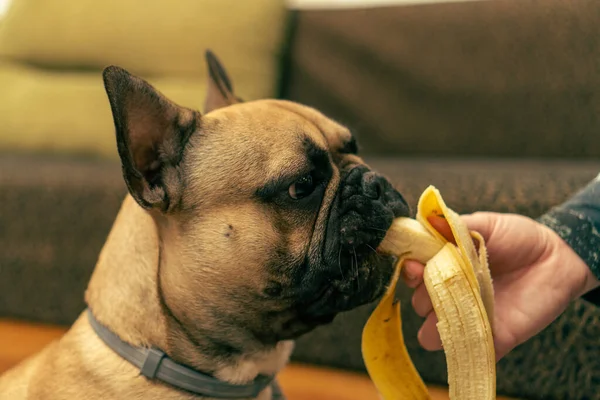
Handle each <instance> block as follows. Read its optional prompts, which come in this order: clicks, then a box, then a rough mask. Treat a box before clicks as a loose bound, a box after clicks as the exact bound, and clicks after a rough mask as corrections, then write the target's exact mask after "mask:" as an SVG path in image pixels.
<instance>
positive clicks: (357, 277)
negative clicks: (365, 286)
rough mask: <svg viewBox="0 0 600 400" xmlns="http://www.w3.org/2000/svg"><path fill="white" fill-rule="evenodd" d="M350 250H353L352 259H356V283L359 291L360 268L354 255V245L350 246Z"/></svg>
mask: <svg viewBox="0 0 600 400" xmlns="http://www.w3.org/2000/svg"><path fill="white" fill-rule="evenodd" d="M352 251H353V252H354V260H355V261H356V285H357V287H358V290H359V291H360V276H359V273H360V269H359V267H358V257H357V256H356V247H354V246H352Z"/></svg>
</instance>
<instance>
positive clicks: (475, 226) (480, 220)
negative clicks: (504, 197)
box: [461, 211, 499, 240]
mask: <svg viewBox="0 0 600 400" xmlns="http://www.w3.org/2000/svg"><path fill="white" fill-rule="evenodd" d="M498 218H499V214H498V213H494V212H485V211H480V212H476V213H473V214H465V215H461V219H462V220H463V221H464V222H465V224H466V225H467V227H468V228H469V230H471V231H476V232H479V233H480V234H481V236H483V238H484V239H485V240H487V239H489V237H490V236H491V235H492V232H493V231H494V229H495V226H496V223H497V221H498Z"/></svg>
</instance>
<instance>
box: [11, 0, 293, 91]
mask: <svg viewBox="0 0 600 400" xmlns="http://www.w3.org/2000/svg"><path fill="white" fill-rule="evenodd" d="M285 13H286V8H285V4H284V2H283V0H171V1H166V0H163V1H159V0H13V4H12V5H11V7H10V8H9V9H8V12H7V13H6V15H5V17H4V18H3V21H2V24H0V57H6V58H9V59H13V60H20V61H26V62H29V63H34V64H36V65H41V66H48V67H53V68H73V67H84V68H96V69H101V68H103V67H105V66H106V65H108V64H117V65H121V66H124V67H127V68H128V69H130V71H131V72H133V73H136V74H141V75H142V74H143V75H146V76H149V75H179V76H185V75H195V76H198V75H203V74H205V71H206V66H205V63H204V50H205V49H206V48H211V49H213V50H214V51H215V53H216V54H217V55H219V56H220V57H222V58H223V59H227V60H228V65H227V67H228V69H229V71H230V72H231V74H232V75H233V76H235V77H237V78H238V79H240V77H245V76H249V75H251V74H255V73H262V74H264V75H263V76H272V75H273V71H274V66H275V64H274V60H275V59H274V57H275V56H277V55H278V53H279V50H280V47H281V44H282V40H283V33H284V25H285Z"/></svg>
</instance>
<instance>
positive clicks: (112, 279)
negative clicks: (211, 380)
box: [85, 196, 293, 383]
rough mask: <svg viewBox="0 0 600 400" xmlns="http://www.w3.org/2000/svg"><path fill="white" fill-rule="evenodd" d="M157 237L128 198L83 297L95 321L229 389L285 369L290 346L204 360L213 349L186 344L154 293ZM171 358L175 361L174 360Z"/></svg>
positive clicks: (147, 218)
mask: <svg viewBox="0 0 600 400" xmlns="http://www.w3.org/2000/svg"><path fill="white" fill-rule="evenodd" d="M158 269H159V235H158V232H157V226H156V223H155V221H154V219H153V218H152V217H151V216H150V215H149V214H148V213H147V212H146V211H145V210H143V209H142V208H141V207H140V206H139V205H138V204H137V203H136V202H135V201H134V200H133V199H132V198H131V197H130V196H127V197H126V199H125V201H124V202H123V205H122V207H121V210H120V211H119V214H118V215H117V218H116V221H115V223H114V226H113V229H112V230H111V232H110V234H109V235H108V238H107V241H106V243H105V245H104V247H103V249H102V251H101V253H100V257H99V260H98V263H97V265H96V268H95V269H94V272H93V274H92V277H91V279H90V283H89V285H88V288H87V291H86V295H85V298H86V302H87V304H88V306H89V307H90V308H91V310H92V311H93V313H94V315H95V316H96V318H97V319H98V321H100V323H102V324H103V325H105V326H106V327H108V328H109V329H111V330H112V331H113V332H115V333H116V334H117V335H118V336H119V337H120V338H121V339H122V340H124V341H126V342H128V343H129V344H131V345H134V346H154V347H158V348H160V349H161V350H163V351H165V353H167V354H168V355H169V356H171V357H172V358H173V359H175V360H176V361H178V362H180V363H182V364H186V365H188V366H190V367H193V368H196V369H197V370H199V371H201V372H209V373H212V374H213V375H214V376H215V377H217V378H218V379H221V380H223V381H227V382H231V383H248V382H250V381H252V380H253V379H254V378H256V376H258V375H259V374H266V375H270V374H275V373H277V372H278V371H279V370H280V369H281V368H283V366H285V364H286V363H287V361H288V359H289V356H290V353H291V351H292V346H293V344H292V343H290V342H282V343H279V344H278V345H276V346H274V347H273V348H271V349H266V350H265V351H263V352H260V353H259V354H252V355H247V354H241V355H239V356H237V357H236V358H235V359H232V358H227V361H226V362H224V361H223V357H218V356H216V357H215V356H212V357H211V356H208V354H214V353H213V352H211V351H210V346H211V343H210V341H207V342H206V343H199V340H200V341H201V340H202V339H201V338H200V339H199V338H198V337H194V338H193V340H192V338H190V336H189V333H188V332H186V331H185V329H184V328H183V327H181V326H180V325H179V324H178V323H177V321H175V320H174V319H173V317H172V316H170V315H169V313H168V312H166V310H165V309H164V306H163V304H162V303H161V298H160V293H159V289H158ZM173 354H175V356H173Z"/></svg>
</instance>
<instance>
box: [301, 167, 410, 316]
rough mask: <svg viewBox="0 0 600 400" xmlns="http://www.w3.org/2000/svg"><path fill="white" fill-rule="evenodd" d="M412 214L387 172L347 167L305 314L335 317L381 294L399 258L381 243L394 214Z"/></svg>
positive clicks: (335, 201) (328, 226)
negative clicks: (386, 251)
mask: <svg viewBox="0 0 600 400" xmlns="http://www.w3.org/2000/svg"><path fill="white" fill-rule="evenodd" d="M409 213H410V210H409V207H408V205H407V203H406V201H405V200H404V198H403V197H402V195H401V194H400V193H399V192H398V191H397V190H396V189H395V188H394V187H393V186H392V184H391V183H390V182H389V181H388V180H387V179H385V178H384V177H383V176H381V175H379V174H377V173H375V172H373V171H371V170H369V169H368V168H367V167H365V166H356V167H354V168H352V169H351V170H349V171H347V172H346V173H345V174H344V175H343V178H342V181H341V183H340V187H339V190H338V194H337V196H336V199H335V200H334V203H333V204H332V209H331V211H330V218H329V221H328V225H327V229H326V238H325V241H324V246H323V255H322V264H323V269H322V273H321V274H320V276H321V279H320V280H319V285H318V288H319V289H318V291H317V293H315V294H313V296H311V301H310V303H309V304H307V305H305V308H304V311H303V313H305V315H307V316H310V317H311V318H319V317H322V316H329V315H335V314H336V313H339V312H344V311H349V310H352V309H354V308H356V307H359V306H361V305H364V304H366V303H370V302H372V301H374V300H376V299H377V298H379V297H380V296H381V295H382V294H383V292H384V291H385V288H386V286H387V283H388V282H389V281H390V279H391V276H392V273H393V265H394V258H393V257H391V256H386V255H383V254H380V253H378V252H377V247H378V246H379V245H380V243H381V241H382V240H383V238H384V237H385V234H386V233H387V231H388V229H389V228H390V226H391V224H392V221H393V220H394V218H397V217H400V216H408V215H409ZM313 290H314V289H313Z"/></svg>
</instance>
